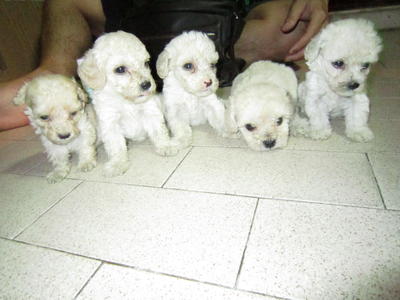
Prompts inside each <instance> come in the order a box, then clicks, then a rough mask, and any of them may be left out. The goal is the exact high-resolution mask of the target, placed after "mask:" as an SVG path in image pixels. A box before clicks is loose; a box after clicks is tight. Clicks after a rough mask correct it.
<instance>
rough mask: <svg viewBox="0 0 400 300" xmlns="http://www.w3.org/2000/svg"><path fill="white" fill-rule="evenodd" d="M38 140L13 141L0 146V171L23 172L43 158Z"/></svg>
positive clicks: (41, 147)
mask: <svg viewBox="0 0 400 300" xmlns="http://www.w3.org/2000/svg"><path fill="white" fill-rule="evenodd" d="M43 151H44V149H43V146H42V145H41V143H40V142H19V141H18V142H13V143H10V144H8V145H6V146H4V147H0V172H5V173H13V174H24V173H26V172H27V171H28V170H30V169H31V168H33V167H35V166H37V165H38V164H39V163H41V162H43V160H44V159H45V157H46V156H45V154H44V153H43Z"/></svg>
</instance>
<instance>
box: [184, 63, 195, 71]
mask: <svg viewBox="0 0 400 300" xmlns="http://www.w3.org/2000/svg"><path fill="white" fill-rule="evenodd" d="M183 68H184V69H185V70H187V71H191V70H193V68H194V66H193V64H192V63H187V64H184V65H183Z"/></svg>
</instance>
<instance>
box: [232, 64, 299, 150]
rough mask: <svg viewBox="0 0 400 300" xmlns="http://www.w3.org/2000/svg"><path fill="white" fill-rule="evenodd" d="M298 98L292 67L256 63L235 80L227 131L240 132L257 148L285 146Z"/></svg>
mask: <svg viewBox="0 0 400 300" xmlns="http://www.w3.org/2000/svg"><path fill="white" fill-rule="evenodd" d="M296 98H297V79H296V75H295V73H294V72H293V70H292V69H290V68H289V67H286V66H284V65H282V64H277V63H273V62H270V61H259V62H255V63H253V64H252V65H250V67H248V68H247V69H246V70H245V71H244V72H243V73H241V74H239V75H238V76H237V77H236V78H235V80H234V81H233V84H232V90H231V96H230V97H229V100H230V103H229V107H228V110H227V114H226V124H227V130H228V131H229V132H230V134H231V135H234V134H235V133H237V132H240V133H241V134H242V135H243V137H244V139H245V140H246V142H247V144H248V146H249V147H250V148H251V149H253V150H256V151H266V150H272V149H276V148H282V147H285V146H286V144H287V142H288V135H289V122H290V120H291V117H292V114H293V110H294V103H295V99H296Z"/></svg>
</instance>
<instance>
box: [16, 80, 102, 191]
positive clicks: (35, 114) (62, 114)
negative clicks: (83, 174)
mask: <svg viewBox="0 0 400 300" xmlns="http://www.w3.org/2000/svg"><path fill="white" fill-rule="evenodd" d="M87 100H88V98H87V95H86V94H85V92H84V91H83V90H82V88H81V87H80V86H79V84H78V83H77V82H76V81H75V80H74V79H73V78H69V77H65V76H63V75H55V74H51V75H43V76H39V77H36V78H35V79H33V80H32V81H30V82H28V83H26V84H25V85H24V86H23V87H22V88H21V89H20V90H19V92H18V94H17V96H16V97H15V98H14V103H15V104H16V105H22V104H26V106H27V107H26V110H25V114H26V115H27V116H28V118H29V120H30V124H31V125H32V126H33V127H34V128H35V129H36V131H35V132H36V134H38V135H39V136H40V139H41V142H42V144H43V146H44V148H45V149H46V153H47V156H48V158H49V160H50V162H51V163H52V164H53V166H54V170H53V171H52V172H51V173H49V174H48V175H47V180H48V182H49V183H56V182H59V181H61V180H63V179H64V178H65V177H66V176H67V175H68V173H69V171H70V169H71V163H70V154H71V153H74V152H77V153H78V154H79V163H78V168H79V169H80V170H82V171H90V170H91V169H93V168H94V167H95V166H96V149H95V143H96V129H95V117H94V112H93V110H92V108H91V106H90V104H87Z"/></svg>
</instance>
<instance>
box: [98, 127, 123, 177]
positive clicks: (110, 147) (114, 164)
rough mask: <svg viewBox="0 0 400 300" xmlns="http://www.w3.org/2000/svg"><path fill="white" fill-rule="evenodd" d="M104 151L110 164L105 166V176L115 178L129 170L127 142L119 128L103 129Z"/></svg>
mask: <svg viewBox="0 0 400 300" xmlns="http://www.w3.org/2000/svg"><path fill="white" fill-rule="evenodd" d="M101 132H102V140H103V144H104V149H105V150H106V153H107V156H108V159H109V160H108V162H107V163H106V164H105V165H104V175H105V176H107V177H114V176H118V175H122V174H123V173H125V172H126V171H127V170H128V168H129V161H128V149H127V146H126V140H125V137H124V136H123V134H122V133H121V130H120V129H119V127H118V126H111V127H110V128H103V129H101Z"/></svg>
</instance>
